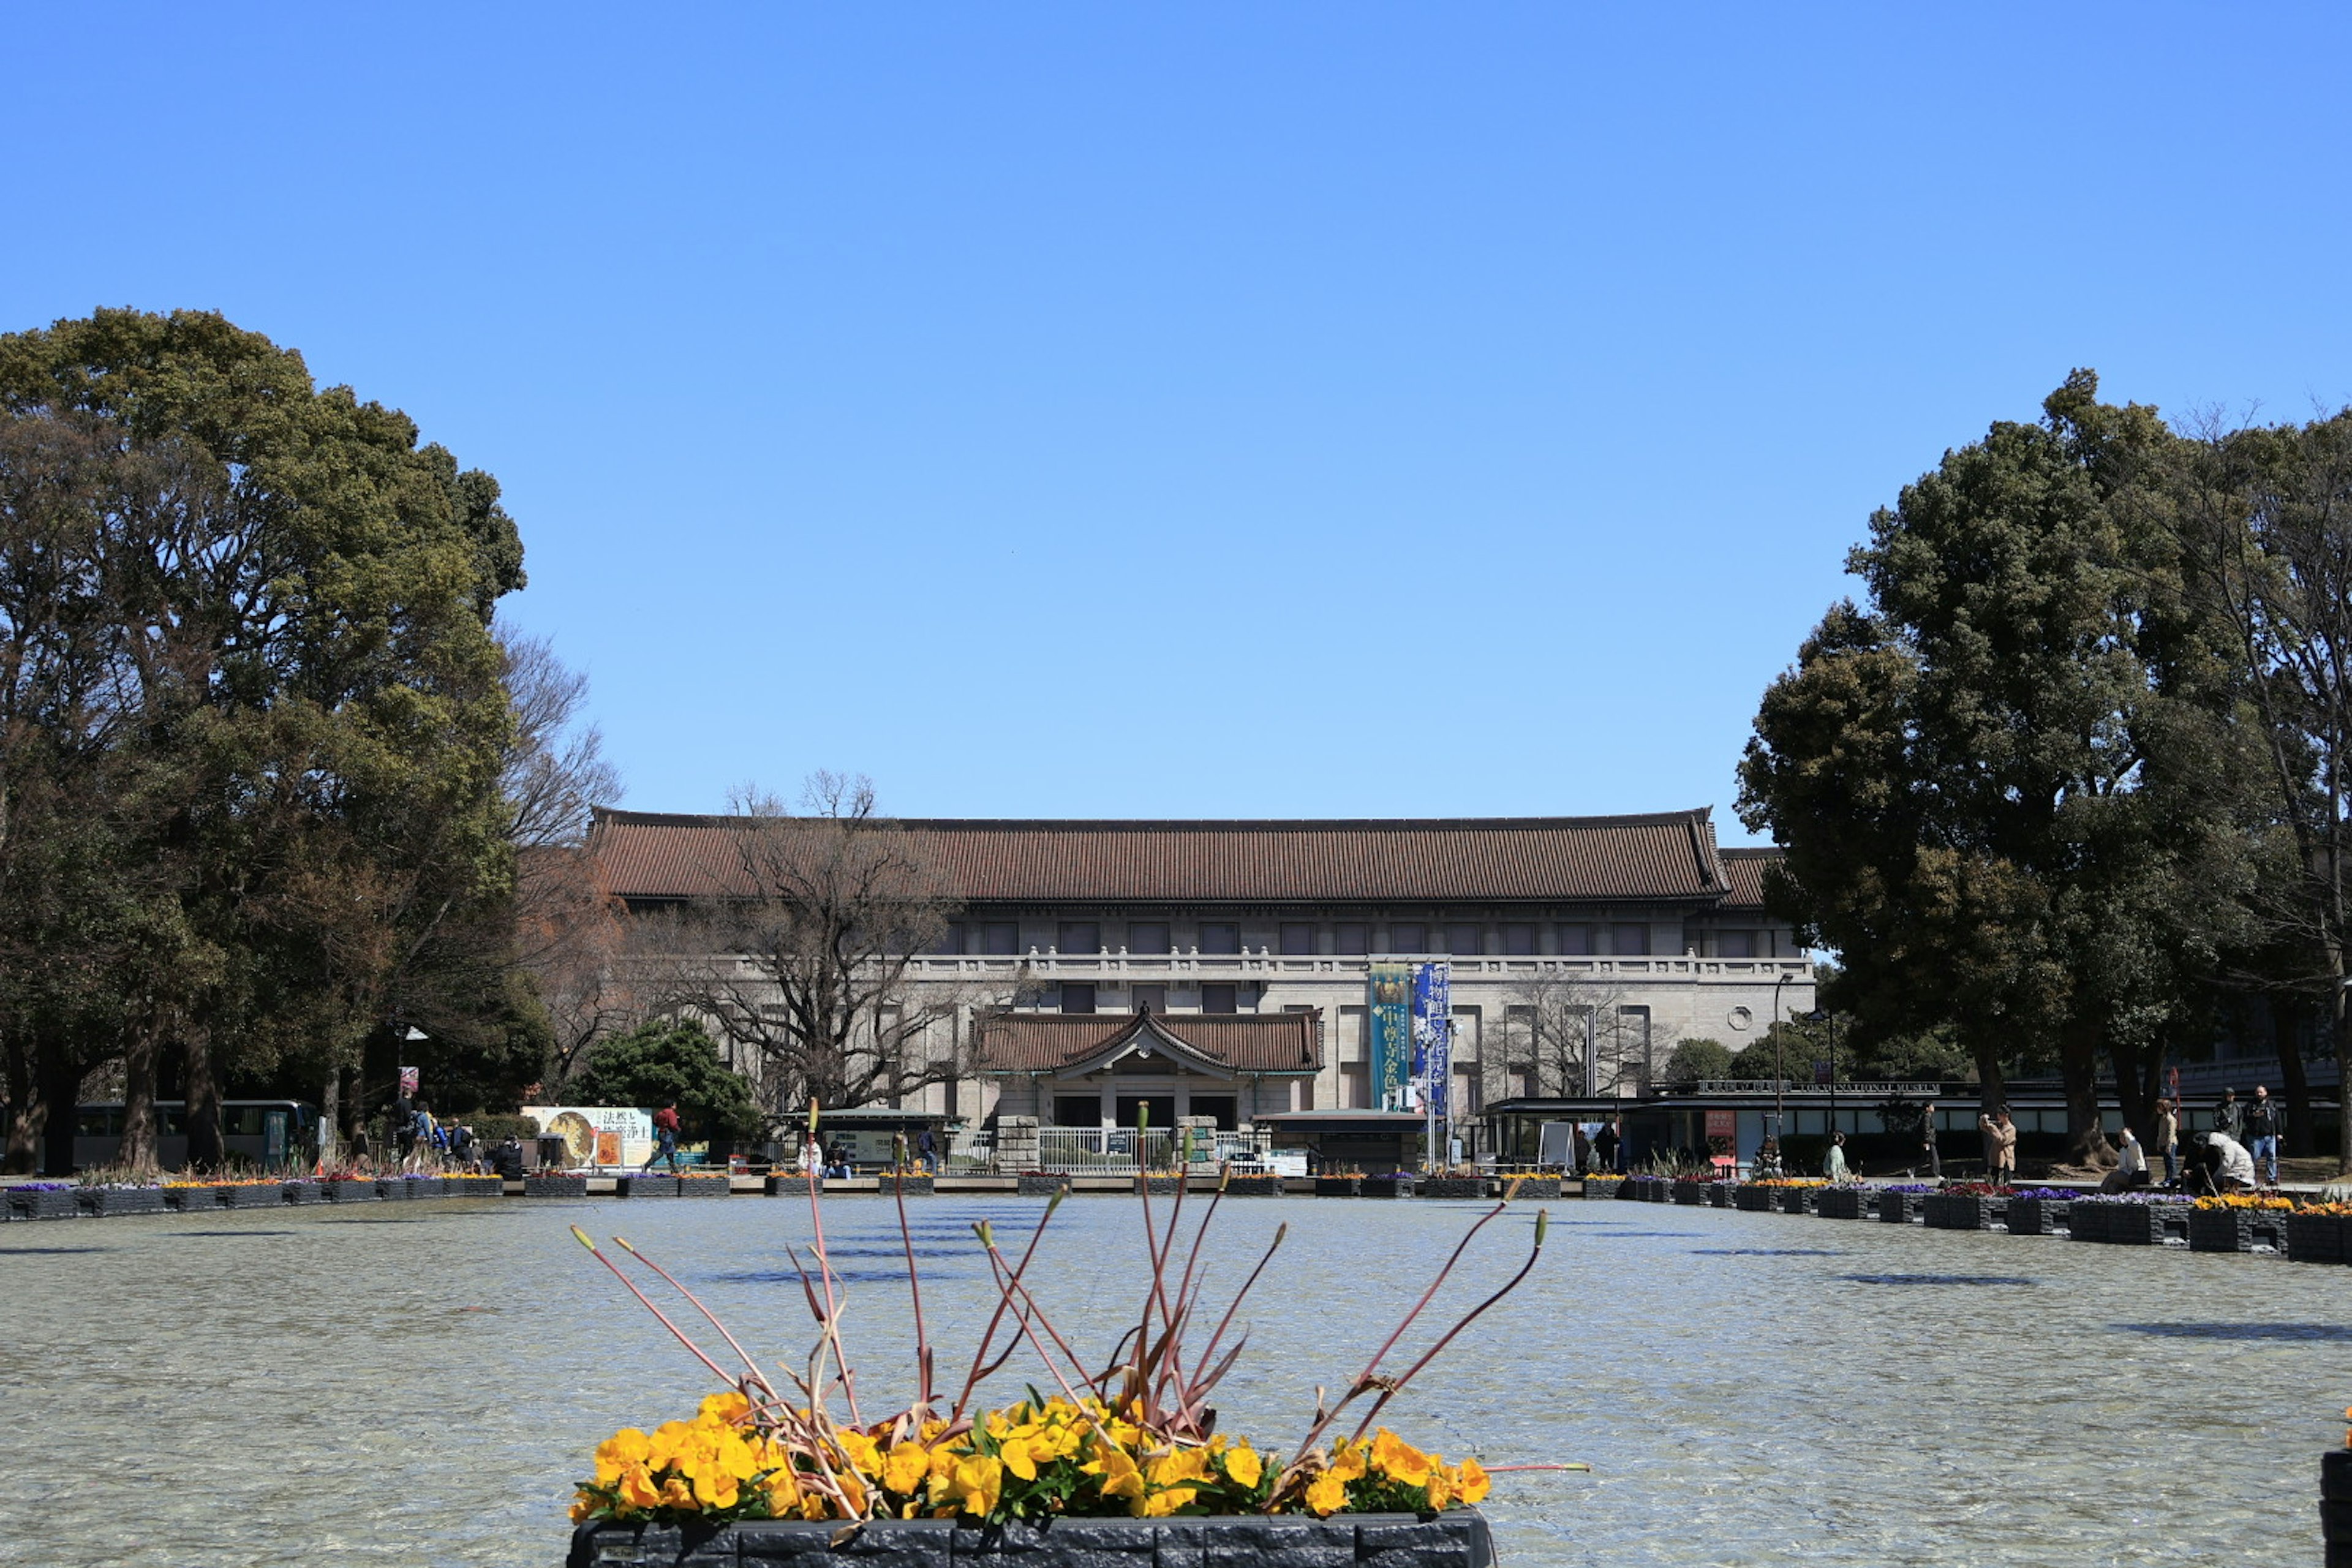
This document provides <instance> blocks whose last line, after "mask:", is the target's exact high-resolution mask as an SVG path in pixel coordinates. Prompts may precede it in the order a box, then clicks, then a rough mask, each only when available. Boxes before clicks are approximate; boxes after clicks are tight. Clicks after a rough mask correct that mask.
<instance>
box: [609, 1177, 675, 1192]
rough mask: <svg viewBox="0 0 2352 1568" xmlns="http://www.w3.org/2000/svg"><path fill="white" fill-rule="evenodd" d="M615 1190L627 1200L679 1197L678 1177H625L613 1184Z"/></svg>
mask: <svg viewBox="0 0 2352 1568" xmlns="http://www.w3.org/2000/svg"><path fill="white" fill-rule="evenodd" d="M613 1190H614V1192H615V1193H618V1194H620V1195H621V1196H622V1197H625V1198H674V1197H676V1196H677V1177H676V1176H648V1175H644V1174H642V1173H641V1174H637V1175H632V1176H623V1177H622V1178H621V1179H620V1180H619V1181H617V1182H614V1184H613Z"/></svg>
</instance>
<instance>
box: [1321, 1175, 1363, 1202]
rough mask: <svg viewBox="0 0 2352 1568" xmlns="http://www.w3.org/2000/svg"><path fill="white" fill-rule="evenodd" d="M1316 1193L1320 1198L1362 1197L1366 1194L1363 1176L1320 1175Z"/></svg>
mask: <svg viewBox="0 0 2352 1568" xmlns="http://www.w3.org/2000/svg"><path fill="white" fill-rule="evenodd" d="M1315 1195H1316V1196H1317V1197H1318V1198H1360V1197H1362V1196H1363V1195H1364V1178H1363V1177H1361V1176H1318V1177H1316V1178H1315Z"/></svg>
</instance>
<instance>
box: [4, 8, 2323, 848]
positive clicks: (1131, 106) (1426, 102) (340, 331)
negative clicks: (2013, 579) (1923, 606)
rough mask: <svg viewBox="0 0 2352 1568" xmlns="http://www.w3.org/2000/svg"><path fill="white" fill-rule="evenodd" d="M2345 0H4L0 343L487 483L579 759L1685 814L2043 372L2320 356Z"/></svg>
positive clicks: (1728, 791)
mask: <svg viewBox="0 0 2352 1568" xmlns="http://www.w3.org/2000/svg"><path fill="white" fill-rule="evenodd" d="M2347 16H2352V13H2347V12H2346V11H2344V10H2342V9H2340V8H2324V7H2317V6H2313V7H2294V6H2284V5H2276V6H2265V7H2259V8H2257V7H2248V8H2243V9H2236V10H2225V9H2221V8H2216V7H2183V6H2163V5H2129V6H2123V5H2080V6H2069V7H2063V8H2061V7H2049V6H2027V5H1968V6H1959V5H1948V6H1903V7H1895V6H1884V7H1853V8H1835V7H1823V6H1813V7H1762V6H1729V5H1726V6H1719V7H1709V6H1681V7H1664V6H1656V7H1638V8H1637V7H1621V8H1616V9H1613V10H1608V11H1603V10H1601V9H1598V8H1587V7H1576V6H1568V5H1471V6H1463V5H1449V6H1438V5H1424V6H1395V5H1363V4H1356V5H1185V6H1161V7H1145V6H1134V5H1087V6H1082V5H1057V6H1049V5H990V6H969V5H964V6H915V5H866V6H828V7H822V8H820V7H814V6H786V5H756V6H753V5H746V6H736V7H723V6H667V7H658V8H656V7H629V8H621V7H609V6H607V7H599V6H595V5H564V6H561V7H558V6H553V5H549V6H524V5H501V6H481V5H467V6H431V5H407V6H400V7H381V6H378V7H347V6H318V5H303V6H293V5H288V6H258V5H246V6H237V5H219V6H213V5H207V6H180V5H115V6H107V7H97V6H66V5H51V6H47V7H32V6H16V7H11V8H9V9H8V10H7V11H6V12H5V13H0V47H5V50H6V52H7V53H8V54H9V55H10V56H11V57H12V58H14V59H15V61H16V66H17V68H16V70H15V71H14V72H13V73H12V82H11V96H12V100H13V102H12V108H13V110H14V112H13V113H12V116H11V119H12V121H13V123H14V126H15V129H16V154H15V156H14V157H13V158H12V171H11V173H12V179H11V184H12V186H13V187H14V188H13V190H12V194H11V200H10V204H9V206H10V218H11V221H10V224H9V228H10V230H11V234H10V237H9V239H8V241H7V243H6V244H5V246H0V329H8V330H13V329H16V328H18V327H29V326H35V325H38V324H42V323H45V322H47V321H51V320H54V319H56V318H58V317H63V316H70V315H80V314H84V313H86V312H87V311H89V310H90V309H91V308H93V307H95V306H99V305H134V306H139V307H142V308H148V309H154V310H165V309H171V308H173V307H180V306H189V307H205V308H211V309H217V310H222V311H225V312H226V314H228V315H229V316H230V317H231V318H232V319H233V320H235V321H237V322H238V323H240V324H241V325H244V326H246V327H248V328H252V329H255V330H257V331H263V332H267V333H268V334H269V335H270V336H271V337H273V338H275V339H276V340H278V342H282V343H287V344H290V345H293V346H295V347H298V348H299V349H301V350H302V351H303V353H304V354H305V355H306V357H307V358H308V360H309V363H310V367H311V369H312V371H313V373H314V374H316V375H317V376H318V377H319V378H320V380H321V381H322V382H327V383H347V384H350V385H352V386H353V387H354V388H356V389H358V391H359V392H360V393H361V395H363V396H367V397H373V398H376V399H379V400H381V401H383V402H386V403H390V404H394V405H398V406H401V407H403V408H405V409H406V410H407V411H408V412H409V413H410V414H411V415H413V416H415V418H416V419H417V421H418V422H419V424H420V425H421V426H423V427H424V429H425V432H426V433H427V434H428V436H430V437H432V438H434V439H437V440H439V441H442V442H444V443H445V444H446V445H447V446H449V447H451V448H452V449H453V450H455V451H456V452H457V455H458V457H459V458H460V460H462V461H463V462H465V463H467V464H468V465H470V466H475V467H479V468H488V469H489V470H490V471H492V472H493V473H495V474H497V475H498V476H499V479H500V480H501V482H502V483H503V484H504V486H505V489H506V495H507V500H508V503H509V508H510V510H512V511H513V512H514V514H515V516H516V518H517V520H518V521H519V522H520V525H521V527H522V530H523V536H524V539H525V542H526V544H527V547H528V549H529V552H530V560H529V567H530V577H531V584H530V589H529V590H528V591H527V592H526V593H524V594H523V595H520V596H519V597H518V598H516V599H514V600H510V601H509V615H510V616H511V618H512V619H513V620H514V621H515V622H516V623H518V624H519V625H520V626H524V627H526V628H529V629H530V630H532V631H536V632H541V633H544V634H547V635H549V636H551V637H552V638H553V639H554V640H555V643H556V645H557V647H558V649H559V650H560V651H561V652H562V654H563V655H564V656H565V657H566V658H569V659H570V660H571V661H572V662H573V663H575V664H577V665H580V666H583V667H584V668H586V669H587V670H588V671H589V673H590V675H591V677H592V679H593V683H594V706H595V714H596V717H597V719H598V721H600V722H601V723H602V725H603V727H604V731H605V735H606V739H607V742H608V745H609V748H610V750H611V752H612V753H613V754H614V758H615V760H616V761H617V762H618V763H619V764H620V765H621V767H622V768H623V770H624V771H625V773H626V775H627V782H628V795H627V801H628V804H630V805H635V806H639V807H642V808H646V809H655V810H683V811H696V810H711V809H716V808H718V807H719V805H720V804H721V801H722V798H723V795H724V793H725V791H726V789H727V788H728V786H729V785H730V784H735V783H738V782H743V781H750V780H757V781H760V782H761V783H762V784H767V785H769V786H771V787H774V788H780V789H782V790H783V791H785V792H786V793H791V792H792V791H793V789H794V788H795V787H796V784H797V781H798V780H799V779H800V778H801V777H802V776H803V774H805V773H808V772H809V771H811V770H813V769H815V768H820V767H830V768H835V769H843V770H851V771H863V772H865V773H870V774H871V775H873V777H874V778H875V780H876V781H877V784H878V786H879V787H880V790H881V794H882V798H883V802H884V804H885V805H886V806H887V807H889V808H891V809H895V810H898V811H901V812H906V813H909V814H922V815H933V816H1433V815H1523V814H1525V815H1532V814H1554V813H1580V812H1621V811H1643V810H1657V809H1666V808H1678V807H1683V806H1689V805H1702V804H1707V803H1713V804H1714V805H1716V806H1717V819H1718V825H1719V826H1720V828H1721V829H1722V830H1723V832H1724V834H1725V837H1727V839H1729V840H1733V841H1738V840H1739V839H1741V838H1742V837H1744V836H1743V835H1742V834H1741V833H1740V832H1739V831H1738V825H1737V822H1736V820H1734V819H1733V818H1732V816H1731V813H1730V807H1731V803H1732V798H1733V793H1734V781H1733V768H1734V765H1735V763H1736V762H1737V759H1738V752H1739V749H1740V746H1741V744H1742V743H1743V742H1744V741H1745V739H1746V736H1747V732H1748V721H1749V718H1750V717H1751V715H1752V714H1753V712H1754V710H1755V705H1756V700H1757V698H1758V695H1759V692H1760V691H1761V690H1762V689H1763V687H1764V686H1765V684H1766V683H1767V682H1769V680H1770V679H1772V677H1773V676H1774V675H1775V674H1776V673H1777V672H1778V671H1779V670H1780V669H1781V668H1783V667H1784V666H1785V665H1786V664H1787V663H1788V662H1789V660H1790V658H1791V656H1792V655H1793V652H1794V649H1795V647H1796V644H1797V642H1798V640H1799V638H1801V637H1802V636H1803V634H1804V633H1805V631H1806V630H1807V628H1808V627H1810V626H1811V624H1812V623H1813V622H1814V621H1815V620H1816V619H1817V618H1818V616H1820V614H1821V612H1822V608H1823V607H1824V606H1825V605H1827V604H1828V603H1829V602H1830V601H1831V600H1832V598H1834V597H1836V596H1837V595H1841V594H1843V593H1844V592H1846V591H1848V587H1849V584H1848V583H1847V581H1846V580H1845V579H1844V578H1843V576H1842V569H1843V555H1844V552H1845V550H1846V549H1847V548H1848V547H1849V546H1850V545H1851V544H1852V543H1853V542H1855V541H1856V540H1857V539H1858V538H1859V537H1861V535H1862V533H1863V531H1864V527H1865V523H1866V520H1867V517H1868V515H1869V512H1870V510H1871V509H1872V508H1873V507H1874V506H1876V505H1878V504H1881V503H1883V502H1885V501H1887V500H1891V499H1892V498H1893V496H1894V494H1895V490H1896V489H1897V487H1899V486H1900V485H1901V484H1902V483H1903V482H1904V481H1906V479H1910V478H1911V477H1913V476H1915V475H1916V474H1917V473H1918V472H1920V471H1921V470H1922V469H1924V468H1928V467H1930V466H1932V465H1933V464H1934V463H1935V461H1936V460H1937V458H1938V456H1939V455H1940V454H1941V453H1942V452H1943V451H1944V449H1945V448H1947V447H1950V446H1954V445H1958V444H1960V443H1964V442H1966V441H1968V440H1969V439H1971V438H1973V437H1975V436H1977V435H1979V434H1980V433H1981V432H1982V430H1983V429H1984V427H1985V426H1986V425H1987V424H1988V423H1989V422H1990V421H1991V420H1994V419H1996V418H2030V417H2032V416H2033V415H2034V413H2035V411H2036V409H2037V407H2038V405H2039V402H2040V399H2041V398H2042V395H2044V394H2045V393H2047V392H2048V391H2049V390H2050V389H2051V388H2052V387H2053V386H2054V385H2056V384H2057V383H2058V382H2059V381H2060V379H2061V378H2063V376H2064V374H2066V372H2067V370H2068V369H2069V368H2070V367H2071V366H2074V365H2084V364H2086V365H2092V366H2095V367H2096V368H2097V369H2098V370H2099V371H2100V373H2101V374H2102V376H2103V378H2104V385H2105V391H2106V393H2107V394H2108V395H2110V396H2113V397H2116V398H2128V399H2132V400H2136V401H2139V402H2147V403H2154V404H2157V405H2159V406H2161V407H2163V408H2165V409H2166V410H2167V411H2168V412H2175V413H2179V412H2186V411H2190V410H2194V409H2198V408H2203V407H2216V406H2218V407H2221V408H2224V409H2226V410H2229V411H2231V412H2233V413H2238V414H2242V413H2244V412H2246V411H2247V410H2249V409H2252V410H2255V411H2257V412H2258V413H2260V414H2262V415H2264V416H2272V417H2299V416H2305V415H2307V414H2308V413H2310V412H2311V411H2312V410H2313V408H2314V407H2315V405H2324V406H2326V407H2330V408H2332V407H2335V406H2337V405H2342V404H2343V403H2345V402H2347V400H2352V353H2347V350H2352V318H2347V311H2346V309H2345V306H2344V303H2343V300H2344V299H2345V298H2346V290H2345V288H2344V284H2345V272H2346V258H2347V256H2348V255H2352V246H2347V238H2352V236H2347V222H2352V220H2347V204H2346V203H2345V202H2344V200H2343V190H2344V175H2343V156H2344V152H2345V148H2346V145H2347V135H2346V132H2347V115H2352V108H2347V106H2352V95H2347V93H2346V92H2345V91H2344V90H2343V86H2342V82H2341V78H2340V72H2341V69H2342V64H2343V62H2344V60H2345V59H2347V58H2352V37H2347V34H2352V22H2347Z"/></svg>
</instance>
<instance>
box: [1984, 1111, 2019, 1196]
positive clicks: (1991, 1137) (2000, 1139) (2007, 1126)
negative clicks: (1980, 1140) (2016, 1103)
mask: <svg viewBox="0 0 2352 1568" xmlns="http://www.w3.org/2000/svg"><path fill="white" fill-rule="evenodd" d="M1977 1126H1978V1127H1979V1129H1981V1130H1982V1131H1983V1132H1984V1144H1985V1180H1986V1181H1988V1182H1990V1183H1991V1184H1993V1185H1994V1186H1996V1187H2005V1186H2007V1185H2009V1184H2010V1183H2011V1181H2013V1180H2014V1179H2015V1178H2016V1175H2017V1126H2016V1124H2015V1123H2014V1122H2012V1121H2010V1119H2009V1107H2007V1106H2006V1105H2004V1106H2002V1107H2001V1108H2000V1110H1996V1111H1994V1112H1993V1113H1992V1114H1991V1115H1990V1116H1979V1117H1978V1118H1977Z"/></svg>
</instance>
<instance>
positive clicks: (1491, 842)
mask: <svg viewBox="0 0 2352 1568" xmlns="http://www.w3.org/2000/svg"><path fill="white" fill-rule="evenodd" d="M739 821H740V819H739V818H732V817H724V816H671V815H667V814H664V813H658V812H640V811H608V810H600V811H599V812H597V814H596V826H595V831H594V837H593V842H594V844H595V847H596V849H597V853H598V856H599V858H600V860H601V862H602V865H603V869H604V876H605V878H606V879H607V881H608V884H609V886H610V887H611V888H612V889H613V890H614V892H615V893H617V894H619V895H621V896H622V897H625V898H633V899H680V898H694V897H699V896H705V895H709V894H711V893H716V892H720V891H723V890H724V889H725V886H726V883H727V881H728V879H729V873H730V871H732V870H733V869H734V868H736V867H737V866H738V864H739V859H738V855H737V852H736V850H735V848H734V847H733V846H732V844H731V842H730V828H731V827H732V826H734V825H735V824H736V823H737V822H739ZM898 826H900V827H902V828H904V829H905V830H906V831H907V832H908V835H910V836H911V837H913V838H914V839H915V840H916V841H917V846H916V847H918V848H919V851H920V852H921V853H922V854H924V855H925V856H927V857H929V858H930V859H931V862H932V863H933V864H935V865H936V866H938V867H939V868H940V869H941V870H942V871H943V872H944V873H945V874H946V875H947V876H948V878H949V879H950V882H951V883H952V885H953V886H954V887H956V888H957V889H959V890H960V891H961V896H962V897H963V898H964V899H965V900H968V901H970V902H973V903H1033V904H1034V903H1097V904H1101V903H1145V904H1153V903H1183V902H1205V903H1322V902H1337V903H1346V902H1358V901H1360V902H1368V903H1369V902H1382V903H1397V902H1429V903H1437V902H1508V901H1547V900H1603V899H1606V900H1636V899H1684V900H1705V901H1710V902H1711V901H1714V900H1719V899H1721V898H1722V897H1723V896H1724V895H1725V894H1726V893H1727V891H1729V890H1730V889H1729V884H1728V882H1727V878H1726V876H1725V872H1724V862H1723V858H1722V856H1721V854H1720V852H1718V851H1717V848H1716V843H1715V824H1714V822H1713V820H1712V819H1711V818H1710V817H1709V816H1708V814H1707V811H1706V808H1704V807H1702V808H1700V809H1698V810H1696V811H1675V812H1662V813H1659V814H1656V815H1654V816H1548V817H1485V818H1478V817H1471V818H1454V819H1446V818H1432V819H1425V820H1410V819H1409V820H1399V821H1295V822H1246V821H1234V822H1216V821H1210V822H1089V821H1066V822H1024V821H1010V820H1007V821H992V820H986V819H966V820H958V819H952V818H933V819H919V818H908V819H904V820H902V821H900V822H899V823H898Z"/></svg>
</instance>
